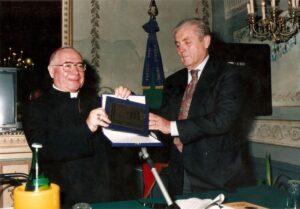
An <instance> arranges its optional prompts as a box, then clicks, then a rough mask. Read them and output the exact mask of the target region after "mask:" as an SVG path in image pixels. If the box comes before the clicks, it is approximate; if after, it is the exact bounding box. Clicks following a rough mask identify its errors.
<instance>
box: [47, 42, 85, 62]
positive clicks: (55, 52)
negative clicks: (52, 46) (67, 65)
mask: <svg viewBox="0 0 300 209" xmlns="http://www.w3.org/2000/svg"><path fill="white" fill-rule="evenodd" d="M64 49H72V50H74V51H75V52H76V53H78V54H79V55H80V56H81V59H82V55H81V54H80V53H79V51H77V50H76V49H74V48H73V47H71V46H63V47H60V48H58V49H56V50H55V51H54V52H52V54H51V55H50V58H49V63H51V62H52V61H53V60H54V58H55V57H56V55H57V53H58V52H60V51H62V50H64Z"/></svg>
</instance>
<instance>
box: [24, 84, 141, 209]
mask: <svg viewBox="0 0 300 209" xmlns="http://www.w3.org/2000/svg"><path fill="white" fill-rule="evenodd" d="M100 106H101V100H100V98H99V97H90V98H86V97H84V96H82V95H81V94H80V93H79V95H78V97H77V98H70V93H68V92H61V91H57V90H55V89H51V90H50V91H49V92H48V93H45V94H43V95H42V96H41V97H39V98H37V99H34V100H32V101H30V102H29V104H27V105H26V106H25V110H24V113H23V129H24V133H25V136H26V139H27V141H28V144H29V145H31V144H32V143H34V142H38V143H41V144H42V145H43V148H42V150H41V151H40V153H39V162H40V165H41V168H42V169H43V171H44V173H45V174H46V175H47V176H48V178H49V179H50V182H52V183H56V184H58V185H59V186H60V189H61V204H62V207H63V208H69V207H70V206H71V205H73V204H74V203H77V202H88V203H93V202H102V201H112V200H119V199H131V198H135V196H134V194H128V193H127V194H126V191H128V190H129V191H132V189H130V188H128V187H127V186H132V184H131V185H128V184H129V182H130V181H132V180H133V175H134V174H133V172H134V171H133V166H134V165H133V164H131V162H130V161H126V160H124V159H126V158H127V159H130V157H129V155H130V154H132V153H130V154H129V155H128V153H129V152H127V153H126V152H121V150H114V149H113V148H111V145H110V144H109V142H108V140H107V139H106V138H105V136H104V135H103V133H102V131H101V128H99V129H98V130H97V131H96V132H95V133H92V132H91V131H90V130H89V128H88V126H87V124H86V118H87V117H88V114H89V112H90V111H91V110H92V109H94V108H97V107H100ZM120 153H122V154H120ZM124 153H126V154H125V156H124ZM118 155H119V157H117V156H118ZM121 155H122V156H121ZM128 162H129V164H130V165H129V166H128V164H127V163H128ZM123 168H124V169H125V170H124V169H123ZM121 170H122V172H120V171H121ZM127 180H128V181H127ZM124 182H127V184H126V183H124Z"/></svg>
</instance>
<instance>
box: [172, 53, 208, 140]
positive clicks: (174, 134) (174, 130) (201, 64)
mask: <svg viewBox="0 0 300 209" xmlns="http://www.w3.org/2000/svg"><path fill="white" fill-rule="evenodd" d="M208 58H209V55H207V57H206V58H205V59H204V60H203V62H201V63H200V65H198V66H197V67H196V70H199V71H198V80H199V78H200V75H201V73H202V70H203V68H204V66H205V65H206V63H207V61H208ZM191 80H192V75H191V73H188V83H190V82H191ZM170 129H171V130H170V133H171V136H179V133H178V128H177V123H176V121H171V124H170Z"/></svg>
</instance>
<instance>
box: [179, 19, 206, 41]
mask: <svg viewBox="0 0 300 209" xmlns="http://www.w3.org/2000/svg"><path fill="white" fill-rule="evenodd" d="M187 25H195V26H197V28H198V31H197V34H198V35H199V37H203V36H206V35H210V29H209V26H208V25H207V24H205V22H204V21H203V20H202V19H201V18H198V17H192V18H187V19H184V20H182V21H180V22H179V23H178V24H177V25H176V26H175V27H174V29H173V36H174V37H175V34H176V33H177V31H178V30H179V29H181V28H183V27H185V26H187Z"/></svg>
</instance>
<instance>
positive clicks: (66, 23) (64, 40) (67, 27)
mask: <svg viewBox="0 0 300 209" xmlns="http://www.w3.org/2000/svg"><path fill="white" fill-rule="evenodd" d="M61 2H62V6H61V9H62V11H61V14H62V15H61V33H62V34H61V45H62V46H72V45H73V6H72V0H62V1H61Z"/></svg>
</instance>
